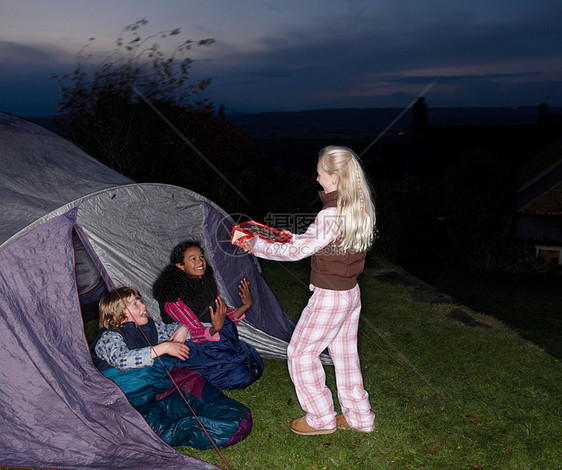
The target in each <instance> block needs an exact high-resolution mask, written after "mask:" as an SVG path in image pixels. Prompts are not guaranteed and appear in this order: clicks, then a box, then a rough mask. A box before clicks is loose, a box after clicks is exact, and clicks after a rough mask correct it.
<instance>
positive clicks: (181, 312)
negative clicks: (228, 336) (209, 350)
mask: <svg viewBox="0 0 562 470" xmlns="http://www.w3.org/2000/svg"><path fill="white" fill-rule="evenodd" d="M164 310H166V313H167V314H168V315H170V317H172V318H173V320H174V321H176V322H179V323H183V324H184V325H186V326H187V328H188V330H189V333H190V334H191V341H193V342H195V343H203V342H205V341H219V340H220V335H219V333H218V332H217V333H215V334H214V335H213V336H211V334H210V333H209V330H210V328H209V327H206V326H204V325H203V324H202V323H201V322H200V321H199V320H198V319H197V317H196V316H195V314H194V313H193V311H192V310H191V309H190V308H189V307H188V306H187V305H185V303H184V302H183V301H182V300H180V299H178V300H177V301H176V302H166V303H165V304H164Z"/></svg>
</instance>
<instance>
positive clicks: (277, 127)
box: [227, 107, 562, 139]
mask: <svg viewBox="0 0 562 470" xmlns="http://www.w3.org/2000/svg"><path fill="white" fill-rule="evenodd" d="M560 112H562V109H554V108H552V109H550V113H553V114H557V113H560ZM402 113H403V114H402ZM401 114H402V116H401V117H400V119H398V121H397V122H396V123H394V125H392V127H391V129H389V132H390V133H391V134H397V133H399V132H402V131H405V130H408V129H410V127H411V124H412V114H411V111H410V110H407V111H406V112H404V109H400V108H370V109H353V108H350V109H320V110H310V111H295V112H268V113H256V114H242V113H240V114H238V113H237V114H230V115H227V118H228V119H229V120H230V121H232V122H234V123H235V124H238V125H241V126H243V127H244V129H246V132H247V133H248V134H249V135H251V136H252V137H254V138H258V139H267V138H279V137H283V136H289V135H290V136H291V137H295V138H301V137H304V138H306V137H315V138H317V137H326V136H334V135H337V136H342V137H343V136H347V135H353V136H354V137H355V138H358V137H360V136H369V137H371V138H374V137H376V135H377V133H379V132H381V131H383V130H384V129H386V128H387V127H388V126H389V125H390V124H391V123H392V122H393V121H394V120H395V119H397V118H398V117H399V116H400V115H401ZM537 119H538V108H537V107H518V108H431V107H429V108H428V122H427V123H428V125H430V126H447V125H449V126H467V125H485V126H489V125H530V124H535V123H536V122H537Z"/></svg>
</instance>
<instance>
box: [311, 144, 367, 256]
mask: <svg viewBox="0 0 562 470" xmlns="http://www.w3.org/2000/svg"><path fill="white" fill-rule="evenodd" d="M318 163H319V164H320V166H321V167H322V169H323V170H324V171H325V172H326V173H328V174H330V175H334V174H335V175H337V176H338V189H337V191H338V200H337V204H338V206H337V207H338V215H340V216H341V219H340V220H341V223H342V228H343V230H342V233H341V235H340V236H339V237H338V239H337V241H336V246H337V247H338V248H339V249H340V250H341V251H344V252H347V251H348V252H350V253H360V252H363V251H367V250H368V249H369V248H371V245H372V244H373V240H374V235H375V225H376V221H377V219H376V214H375V204H374V203H373V195H372V191H371V187H370V185H369V182H368V180H367V177H366V175H365V172H364V171H363V168H362V167H361V164H360V163H359V157H358V156H357V155H355V153H354V152H353V151H352V150H350V149H348V148H347V147H336V146H329V147H326V148H324V149H322V150H321V151H320V154H319V157H318Z"/></svg>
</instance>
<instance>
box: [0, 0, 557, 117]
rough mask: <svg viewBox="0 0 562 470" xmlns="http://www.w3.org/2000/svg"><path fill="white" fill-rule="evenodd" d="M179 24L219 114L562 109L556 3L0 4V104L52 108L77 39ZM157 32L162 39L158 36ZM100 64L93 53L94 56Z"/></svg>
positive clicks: (98, 43)
mask: <svg viewBox="0 0 562 470" xmlns="http://www.w3.org/2000/svg"><path fill="white" fill-rule="evenodd" d="M142 18H146V19H147V20H148V21H149V23H148V25H146V26H144V27H143V29H142V32H143V34H144V35H149V34H152V33H156V32H159V31H162V30H170V29H173V28H180V29H181V30H182V35H181V36H180V38H182V39H188V38H190V39H193V40H199V39H205V38H213V39H215V40H216V41H217V42H216V44H214V45H213V46H211V47H208V48H204V49H194V50H193V51H192V53H191V54H190V57H192V58H193V59H194V63H193V67H192V74H193V76H194V77H195V78H206V77H210V78H212V84H211V86H210V87H209V88H208V89H207V90H206V92H205V94H204V95H203V97H205V98H208V99H210V100H211V101H213V102H215V103H216V104H223V105H224V106H225V109H226V111H227V112H237V111H247V112H261V111H294V110H305V109H321V108H342V107H350V108H376V107H396V108H400V107H404V106H407V105H408V104H409V103H411V102H412V100H413V99H414V98H415V97H416V96H418V95H420V94H421V93H422V92H423V91H424V90H426V94H425V96H426V101H427V102H428V104H429V106H432V107H467V106H500V107H512V106H537V105H538V104H539V103H541V102H546V103H548V104H549V105H550V106H553V107H558V106H562V2H561V1H560V0H473V1H469V2H467V1H465V0H463V1H460V0H348V1H343V0H339V1H336V0H300V1H296V0H264V1H251V0H230V1H228V0H159V1H156V0H151V1H148V0H95V1H93V0H89V1H84V0H49V1H44V0H11V1H10V0H8V1H6V0H3V1H2V2H1V3H0V67H1V70H2V73H1V74H0V90H1V91H0V111H4V112H10V113H14V114H16V115H20V116H33V115H52V114H54V113H55V111H56V105H57V102H58V100H59V98H60V93H59V90H58V88H59V85H58V83H57V82H56V81H54V80H51V79H50V78H49V77H50V76H51V75H53V74H56V75H61V74H64V73H67V72H71V71H72V70H73V69H74V66H75V64H76V58H77V54H78V52H79V50H80V49H81V47H82V46H84V45H86V44H88V42H89V39H90V38H95V41H93V42H92V43H91V44H90V46H89V49H88V51H89V52H90V53H92V54H94V56H95V57H98V56H99V57H100V58H103V57H106V56H107V55H108V54H109V53H110V52H111V50H112V49H113V47H114V43H115V40H116V38H117V37H118V35H119V33H120V31H121V29H122V28H123V27H124V26H125V25H128V24H131V23H134V22H135V21H136V20H140V19H142ZM157 42H160V41H158V40H157ZM100 60H101V59H100Z"/></svg>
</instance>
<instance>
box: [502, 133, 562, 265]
mask: <svg viewBox="0 0 562 470" xmlns="http://www.w3.org/2000/svg"><path fill="white" fill-rule="evenodd" d="M519 177H520V181H522V185H521V187H520V188H519V191H518V198H517V207H516V214H515V216H514V219H513V225H512V238H513V239H514V240H518V241H522V242H525V243H532V244H533V245H534V247H535V251H536V255H537V257H540V258H542V259H543V260H544V261H546V262H548V263H557V264H562V138H561V139H560V140H558V141H556V142H554V143H552V144H551V145H549V146H548V147H547V148H546V149H545V150H544V151H542V152H540V153H539V154H538V155H537V156H536V157H535V158H533V159H532V160H531V161H529V162H528V163H527V165H525V167H523V168H522V169H521V171H520V173H519Z"/></svg>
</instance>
